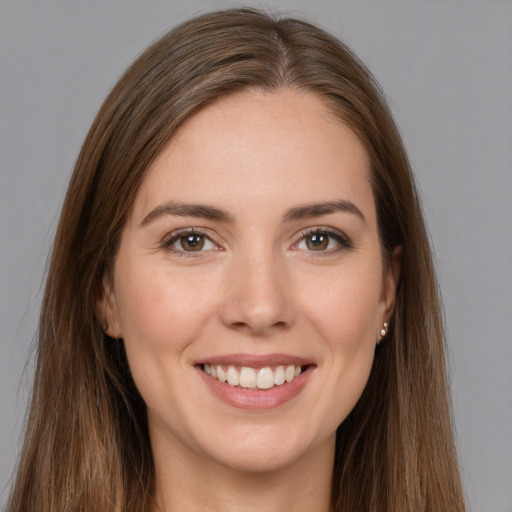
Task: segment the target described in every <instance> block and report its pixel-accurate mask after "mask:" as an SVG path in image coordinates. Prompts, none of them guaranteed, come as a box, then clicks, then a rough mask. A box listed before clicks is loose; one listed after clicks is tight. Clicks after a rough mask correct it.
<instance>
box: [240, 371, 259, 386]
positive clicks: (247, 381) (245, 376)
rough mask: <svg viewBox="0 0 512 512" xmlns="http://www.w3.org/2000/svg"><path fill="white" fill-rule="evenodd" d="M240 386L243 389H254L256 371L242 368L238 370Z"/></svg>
mask: <svg viewBox="0 0 512 512" xmlns="http://www.w3.org/2000/svg"><path fill="white" fill-rule="evenodd" d="M240 386H242V387H243V388H255V387H256V370H254V369H253V368H248V367H247V366H244V367H243V368H242V369H241V370H240Z"/></svg>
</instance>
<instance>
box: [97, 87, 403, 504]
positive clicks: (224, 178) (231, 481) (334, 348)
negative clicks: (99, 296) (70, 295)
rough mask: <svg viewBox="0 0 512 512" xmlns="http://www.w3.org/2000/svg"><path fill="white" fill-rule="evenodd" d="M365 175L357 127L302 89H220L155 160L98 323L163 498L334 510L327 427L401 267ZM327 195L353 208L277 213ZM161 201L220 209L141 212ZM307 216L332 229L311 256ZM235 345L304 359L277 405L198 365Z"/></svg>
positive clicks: (385, 315)
mask: <svg viewBox="0 0 512 512" xmlns="http://www.w3.org/2000/svg"><path fill="white" fill-rule="evenodd" d="M368 177H369V162H368V157H367V154H366V152H365V150H364V148H363V146H362V145H361V143H360V142H359V140H358V139H357V137H356V136H355V135H354V133H353V132H352V131H351V130H350V129H349V128H348V127H347V126H345V125H344V124H342V123H341V122H340V121H339V120H336V119H334V116H332V115H331V114H330V113H329V112H328V110H327V108H326V107H325V106H324V104H323V103H322V102H321V100H320V99H318V98H317V97H315V96H314V95H312V94H310V93H299V92H297V91H293V90H286V89H285V90H281V91H279V92H277V93H271V94H270V93H265V92H261V91H246V92H243V93H238V94H236V95H233V96H229V97H227V98H222V99H220V100H219V101H217V102H216V103H214V104H212V105H210V106H208V107H206V108H205V109H203V110H201V111H200V112H198V113H197V114H196V115H195V116H194V117H192V118H191V119H189V120H188V121H187V122H186V123H185V124H184V125H183V126H182V127H181V128H180V130H179V131H178V133H177V134H176V135H175V136H174V137H173V138H172V140H171V141H170V142H169V143H168V145H167V146H166V147H165V148H164V150H163V151H162V152H161V153H160V155H159V156H158V157H157V159H156V160H155V161H154V162H153V164H152V166H151V168H150V169H149V171H148V174H147V176H146V178H145V179H144V181H143V183H142V185H141V187H140V189H139V191H138V193H137V196H136V199H135V202H134V204H133V208H132V210H131V215H130V217H129V220H128V222H127V224H126V226H125V228H124V231H123V233H122V237H121V243H120V248H119V252H118V255H117V258H116V262H115V268H114V272H113V278H112V279H108V278H107V277H105V280H104V286H105V289H106V293H107V309H106V315H107V321H108V325H109V334H110V335H111V336H113V337H119V338H120V337H122V338H123V339H124V342H125V346H126V351H127V356H128V361H129V364H130V368H131V371H132V374H133V378H134V380H135V383H136V385H137V387H138V389H139V391H140V393H141V395H142V397H143V398H144V400H145V402H146V404H147V411H148V422H149V429H150V439H151V444H152V449H153V453H154V458H155V467H156V482H157V488H156V492H157V501H158V503H159V506H160V507H161V509H162V510H165V511H167V512H169V511H174V510H187V511H195V510H219V511H220V510H222V511H228V512H234V511H237V510H244V511H249V510H262V507H263V509H264V510H266V511H278V510H279V512H282V511H283V510H293V511H311V510H317V511H322V510H324V511H327V510H329V507H330V505H329V496H330V480H331V474H332V468H333V455H334V446H335V432H336V428H337V427H338V425H339V424H340V423H341V422H342V421H343V420H344V419H345V417H346V416H347V415H348V413H349V412H350V411H351V409H352V408H353V407H354V405H355V403H356V402H357V400H358V399H359V397H360V395H361V393H362V391H363V388H364V386H365V384H366V382H367V379H368V376H369V372H370V369H371V366H372V362H373V358H374V351H375V345H376V342H378V341H379V340H380V338H381V336H380V330H381V328H382V325H383V322H384V321H386V320H388V319H389V317H390V316H391V314H392V309H393V305H394V300H395V290H396V281H397V271H396V267H397V265H396V264H395V266H394V267H393V266H392V268H390V269H384V268H383V263H382V255H381V247H380V244H379V237H378V232H377V219H376V210H375V203H374V198H373V193H372V189H371V186H370V182H369V179H368ZM340 200H343V201H347V202H350V203H351V204H353V205H354V206H355V207H356V208H357V210H358V211H359V212H360V213H361V215H359V214H357V213H354V211H355V210H354V211H342V210H337V211H334V212H331V213H324V214H322V215H313V214H311V212H310V213H309V214H307V215H305V216H303V217H302V218H296V219H293V220H290V219H288V220H287V219H284V218H283V217H284V216H285V215H286V212H288V211H289V210H290V209H292V208H296V207H302V206H304V205H309V204H311V203H325V202H333V201H340ZM169 201H173V202H180V203H185V204H195V203H201V204H203V205H208V206H213V207H215V208H219V209H222V210H224V211H226V213H228V214H229V216H230V217H231V220H229V221H224V220H219V219H215V218H211V217H197V216H190V215H171V214H166V215H160V216H158V215H156V216H155V214H152V215H153V218H151V215H150V218H149V220H148V215H149V214H151V212H152V211H154V210H155V209H156V208H158V207H159V206H161V205H163V204H166V203H168V202H169ZM144 219H146V222H144ZM183 228H194V229H195V231H196V232H199V233H201V234H204V235H205V236H206V237H207V238H204V240H205V244H204V246H203V250H201V251H186V250H184V249H183V247H184V246H183V245H181V240H182V239H180V238H176V237H174V238H173V233H174V234H176V232H177V230H180V229H183ZM310 228H313V229H316V230H317V232H321V233H325V232H328V231H329V232H333V233H334V235H332V236H330V237H329V238H327V240H328V245H327V246H326V248H323V246H322V247H321V248H320V250H314V248H315V246H312V244H311V235H309V234H304V230H307V229H310ZM340 234H341V235H342V236H343V237H344V239H348V240H349V242H348V246H345V245H343V244H342V243H340V242H339V241H337V240H336V238H335V236H338V235H340ZM169 240H171V241H170V242H169ZM185 248H189V247H188V246H186V247H185ZM395 260H396V257H395ZM393 269H394V271H393ZM101 308H103V301H101ZM233 353H244V354H256V355H262V354H273V353H281V354H282V353H284V354H290V355H292V356H296V357H301V358H305V359H307V360H308V361H311V362H312V363H313V366H312V368H313V369H312V371H311V372H310V375H309V377H308V379H307V382H306V384H305V385H304V387H303V388H302V390H301V391H300V392H299V393H298V394H297V395H296V396H294V397H293V398H292V399H291V400H289V401H287V402H286V403H284V404H283V405H281V406H279V407H275V408H271V409H269V410H262V411H252V410H243V409H241V408H238V407H234V406H232V405H230V404H228V403H226V402H224V401H223V400H221V399H220V398H219V397H218V396H216V395H215V394H213V393H212V392H211V390H210V389H209V387H208V386H207V385H205V382H204V379H203V378H202V376H201V375H200V374H199V372H200V370H198V367H197V366H196V364H197V362H198V361H205V360H208V358H211V357H215V356H220V355H226V354H233ZM247 392H248V393H250V392H251V391H250V390H249V391H247Z"/></svg>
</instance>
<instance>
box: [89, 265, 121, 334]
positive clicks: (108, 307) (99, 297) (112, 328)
mask: <svg viewBox="0 0 512 512" xmlns="http://www.w3.org/2000/svg"><path fill="white" fill-rule="evenodd" d="M95 312H96V318H97V319H98V321H99V322H100V325H101V328H102V330H103V332H104V333H105V334H106V335H107V336H110V337H111V338H122V335H121V329H120V325H119V315H118V314H117V306H116V300H115V295H114V289H113V286H112V283H111V279H110V278H109V277H108V275H107V274H104V276H103V279H102V280H101V287H100V289H99V290H98V293H97V294H96V304H95Z"/></svg>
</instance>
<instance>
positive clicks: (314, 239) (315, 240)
mask: <svg viewBox="0 0 512 512" xmlns="http://www.w3.org/2000/svg"><path fill="white" fill-rule="evenodd" d="M324 240H325V235H311V243H312V244H313V245H321V244H322V243H323V242H324Z"/></svg>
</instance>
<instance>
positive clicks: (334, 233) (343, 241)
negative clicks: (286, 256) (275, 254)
mask: <svg viewBox="0 0 512 512" xmlns="http://www.w3.org/2000/svg"><path fill="white" fill-rule="evenodd" d="M316 233H322V234H325V235H327V236H329V237H331V238H333V239H334V240H336V242H337V243H338V244H339V245H340V247H338V248H336V249H328V250H325V251H309V252H317V253H318V255H319V256H321V255H322V254H323V255H326V254H327V255H328V254H333V253H336V252H339V251H343V250H345V249H352V248H353V244H352V241H351V240H350V238H349V237H348V236H347V235H346V234H345V233H343V231H340V230H339V229H336V228H332V227H327V226H314V227H310V228H306V229H303V230H302V231H300V232H299V233H298V234H297V235H296V237H295V238H296V239H297V241H296V242H294V243H293V245H292V249H294V250H299V249H298V247H297V246H298V245H299V244H300V242H302V241H303V240H304V239H305V238H306V236H308V235H313V234H316Z"/></svg>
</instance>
